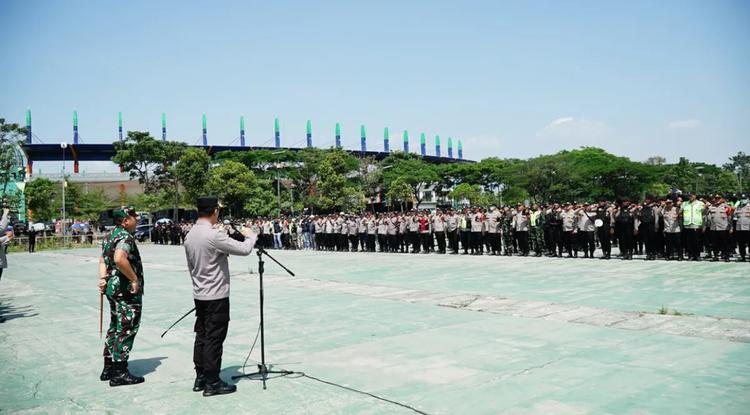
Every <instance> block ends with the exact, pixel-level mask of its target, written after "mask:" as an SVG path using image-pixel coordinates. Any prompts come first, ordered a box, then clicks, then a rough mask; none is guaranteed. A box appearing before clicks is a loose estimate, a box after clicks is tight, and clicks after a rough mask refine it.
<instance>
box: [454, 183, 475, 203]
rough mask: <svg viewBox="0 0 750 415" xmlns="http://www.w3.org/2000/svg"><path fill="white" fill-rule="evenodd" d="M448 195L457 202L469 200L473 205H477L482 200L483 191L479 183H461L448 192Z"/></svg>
mask: <svg viewBox="0 0 750 415" xmlns="http://www.w3.org/2000/svg"><path fill="white" fill-rule="evenodd" d="M448 197H449V198H451V199H453V200H455V201H456V202H462V201H464V200H467V201H468V202H469V204H471V205H477V204H479V203H480V202H481V201H482V193H481V192H480V188H479V185H474V184H469V183H461V184H459V185H458V186H456V187H454V188H453V190H451V192H450V193H449V194H448Z"/></svg>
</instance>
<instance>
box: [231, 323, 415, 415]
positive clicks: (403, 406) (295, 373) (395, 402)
mask: <svg viewBox="0 0 750 415" xmlns="http://www.w3.org/2000/svg"><path fill="white" fill-rule="evenodd" d="M259 335H260V325H258V331H257V332H256V333H255V340H253V345H252V346H250V351H249V352H248V353H247V357H245V362H243V363H242V374H243V375H244V374H245V367H246V366H247V361H248V360H250V355H251V354H252V353H253V349H255V344H256V343H257V342H258V336H259ZM292 375H296V376H295V377H294V379H297V378H308V379H310V380H314V381H316V382H320V383H324V384H326V385H330V386H335V387H337V388H341V389H345V390H348V391H351V392H356V393H359V394H362V395H366V396H369V397H371V398H375V399H377V400H380V401H383V402H388V403H390V404H393V405H398V406H400V407H402V408H406V409H409V410H411V411H414V412H415V413H418V414H421V415H429V414H428V413H427V412H424V411H420V410H419V409H417V408H415V407H413V406H410V405H407V404H405V403H401V402H397V401H392V400H390V399H387V398H383V397H382V396H378V395H375V394H373V393H370V392H365V391H361V390H359V389H354V388H350V387H348V386H344V385H339V384H338V383H334V382H330V381H327V380H323V379H320V378H316V377H315V376H311V375H308V374H307V373H305V372H292V371H290V372H289V373H284V374H281V375H278V376H273V377H266V380H271V379H276V378H283V377H285V376H292ZM253 380H260V379H253Z"/></svg>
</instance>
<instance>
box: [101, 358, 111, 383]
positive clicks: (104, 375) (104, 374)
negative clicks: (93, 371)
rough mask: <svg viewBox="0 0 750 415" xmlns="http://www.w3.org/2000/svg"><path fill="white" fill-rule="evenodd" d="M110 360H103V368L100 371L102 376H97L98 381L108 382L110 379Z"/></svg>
mask: <svg viewBox="0 0 750 415" xmlns="http://www.w3.org/2000/svg"><path fill="white" fill-rule="evenodd" d="M112 372H113V368H112V359H109V358H106V357H105V358H104V368H103V369H102V374H101V375H99V380H101V381H105V380H110V379H111V378H112Z"/></svg>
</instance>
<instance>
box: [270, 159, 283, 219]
mask: <svg viewBox="0 0 750 415" xmlns="http://www.w3.org/2000/svg"><path fill="white" fill-rule="evenodd" d="M283 152H284V151H283V150H280V151H274V152H272V153H271V154H281V153H283ZM280 169H281V163H280V162H278V163H276V201H277V203H278V204H279V215H281V178H280V177H279V170H280Z"/></svg>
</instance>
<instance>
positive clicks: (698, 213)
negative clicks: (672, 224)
mask: <svg viewBox="0 0 750 415" xmlns="http://www.w3.org/2000/svg"><path fill="white" fill-rule="evenodd" d="M680 211H681V212H682V224H683V225H685V226H687V225H695V226H702V225H703V202H701V201H699V200H696V201H695V202H694V203H691V202H690V201H686V202H682V207H681V209H680Z"/></svg>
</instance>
